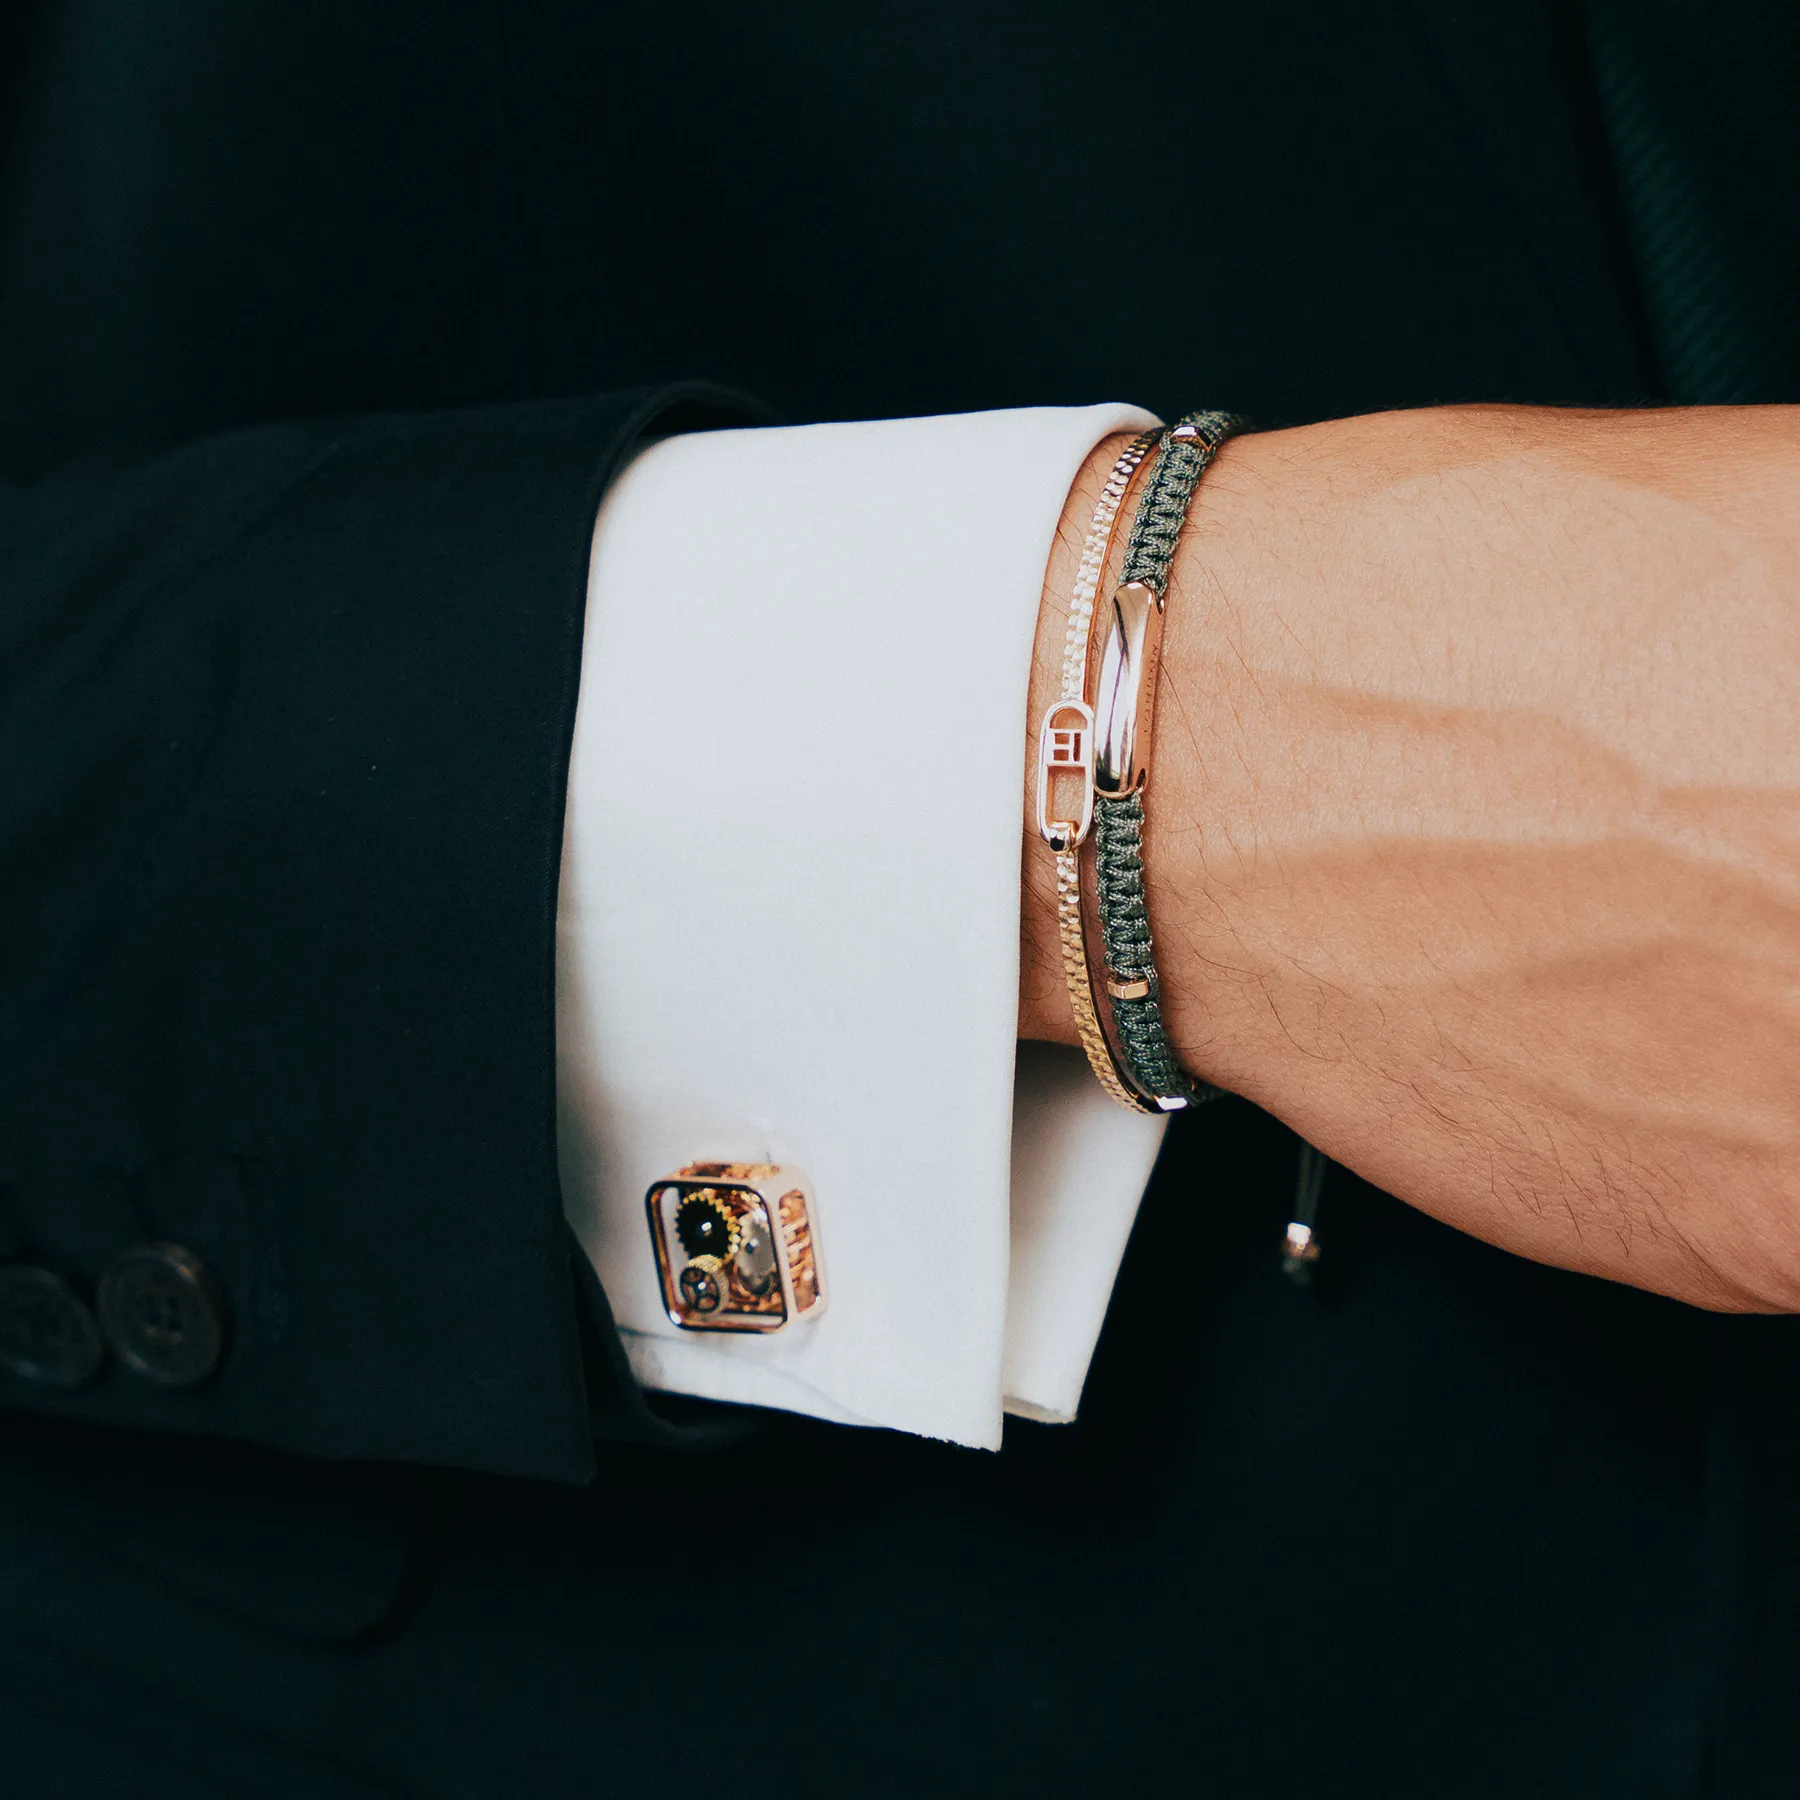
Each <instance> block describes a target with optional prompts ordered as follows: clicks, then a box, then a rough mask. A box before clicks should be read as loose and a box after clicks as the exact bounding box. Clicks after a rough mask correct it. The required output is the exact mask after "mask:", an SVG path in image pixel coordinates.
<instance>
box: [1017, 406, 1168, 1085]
mask: <svg viewBox="0 0 1800 1800" xmlns="http://www.w3.org/2000/svg"><path fill="white" fill-rule="evenodd" d="M1160 438H1161V433H1160V432H1156V431H1147V432H1145V433H1143V434H1142V436H1140V437H1136V438H1133V439H1132V441H1131V442H1130V443H1129V444H1127V445H1126V446H1125V448H1124V449H1123V450H1122V451H1121V452H1120V453H1119V458H1118V460H1117V461H1116V462H1115V463H1114V464H1113V467H1112V473H1111V474H1110V475H1109V476H1108V477H1107V479H1106V485H1105V486H1104V487H1103V488H1102V489H1101V490H1100V497H1099V499H1098V500H1097V501H1096V502H1095V505H1094V516H1093V519H1092V521H1091V522H1090V523H1089V525H1088V534H1087V538H1086V541H1085V542H1084V543H1083V544H1082V547H1081V561H1080V563H1079V564H1078V565H1077V566H1076V570H1075V587H1074V591H1073V593H1072V594H1071V596H1070V603H1069V623H1068V629H1067V632H1066V634H1065V636H1064V639H1063V669H1062V691H1061V693H1060V694H1059V695H1058V696H1057V698H1056V699H1055V700H1053V701H1052V702H1051V703H1050V705H1049V707H1048V708H1047V709H1046V710H1045V713H1044V719H1043V724H1042V726H1041V728H1040V730H1039V732H1038V780H1037V814H1038V817H1037V823H1038V834H1039V835H1040V836H1041V837H1042V838H1043V840H1044V842H1045V843H1046V844H1048V845H1049V846H1050V848H1051V850H1052V852H1053V853H1054V854H1055V857H1056V925H1057V932H1058V934H1059V936H1060V937H1061V939H1062V959H1063V977H1064V979H1065V980H1066V981H1067V983H1068V987H1069V1004H1070V1006H1071V1007H1072V1008H1073V1010H1074V1013H1075V1029H1076V1031H1077V1032H1078V1033H1079V1034H1080V1037H1081V1047H1082V1049H1083V1050H1085V1051H1086V1052H1087V1059H1088V1063H1089V1065H1090V1066H1091V1067H1092V1069H1093V1071H1094V1074H1095V1076H1096V1078H1097V1079H1098V1080H1099V1083H1100V1085H1101V1086H1102V1087H1103V1088H1104V1089H1105V1090H1106V1091H1107V1093H1108V1094H1110V1095H1111V1096H1112V1098H1113V1099H1115V1100H1116V1101H1118V1103H1119V1104H1120V1105H1121V1106H1126V1107H1129V1108H1130V1109H1131V1110H1132V1111H1133V1112H1158V1111H1160V1110H1161V1109H1160V1108H1159V1107H1158V1106H1157V1105H1156V1103H1155V1102H1154V1101H1153V1100H1151V1099H1148V1098H1147V1097H1145V1096H1144V1095H1142V1094H1140V1093H1138V1091H1137V1089H1136V1088H1135V1087H1134V1086H1133V1085H1132V1082H1131V1079H1130V1077H1129V1076H1128V1075H1127V1074H1126V1072H1125V1069H1124V1067H1123V1066H1122V1065H1121V1063H1120V1062H1119V1060H1118V1058H1117V1057H1116V1056H1115V1055H1114V1053H1113V1048H1112V1045H1111V1043H1110V1042H1109V1041H1108V1039H1107V1035H1106V1032H1105V1030H1104V1029H1103V1028H1102V1026H1101V1024H1100V1018H1099V1010H1098V1005H1097V996H1096V995H1095V992H1094V977H1093V968H1092V965H1091V964H1090V962H1089V960H1088V953H1087V922H1086V918H1085V916H1084V912H1085V909H1084V904H1083V900H1082V892H1081V845H1082V843H1083V841H1084V840H1085V839H1086V837H1087V835H1088V832H1089V830H1090V829H1091V828H1092V825H1093V820H1094V711H1093V708H1092V706H1091V705H1090V704H1089V703H1088V699H1087V667H1088V659H1089V650H1090V640H1091V638H1092V636H1093V624H1094V596H1095V595H1096V594H1097V593H1098V592H1099V589H1100V577H1101V575H1102V574H1103V573H1104V572H1105V568H1106V555H1107V551H1108V550H1109V549H1110V548H1111V545H1112V538H1113V527H1114V526H1115V525H1116V524H1117V523H1118V519H1119V513H1120V511H1121V510H1122V508H1123V507H1124V504H1125V496H1126V494H1127V492H1128V491H1129V490H1130V487H1131V483H1132V479H1133V477H1134V476H1136V474H1137V472H1138V470H1139V469H1140V468H1141V467H1142V465H1143V462H1144V459H1145V458H1146V457H1147V456H1148V455H1149V454H1150V452H1151V451H1152V450H1154V449H1155V448H1156V445H1157V443H1158V442H1159V441H1160ZM1071 780H1072V781H1077V782H1079V783H1080V785H1081V804H1080V807H1079V809H1078V811H1077V813H1076V816H1075V817H1074V818H1072V819H1070V818H1064V817H1062V816H1060V813H1059V814H1058V816H1055V817H1052V813H1053V811H1056V793H1057V785H1058V783H1059V782H1062V781H1071Z"/></svg>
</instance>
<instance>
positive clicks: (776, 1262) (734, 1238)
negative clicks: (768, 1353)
mask: <svg viewBox="0 0 1800 1800" xmlns="http://www.w3.org/2000/svg"><path fill="white" fill-rule="evenodd" d="M644 1206H645V1210H646V1211H647V1213H648V1214H649V1220H650V1242H651V1245H652V1247H653V1249H654V1250H655V1252H656V1274H657V1279H658V1280H659V1281H660V1282H661V1284H662V1297H663V1307H664V1309H665V1310H666V1311H667V1313H668V1315H669V1318H670V1319H671V1320H672V1321H673V1322H674V1323H675V1324H677V1325H679V1326H680V1327H681V1328H682V1329H683V1330H684V1331H761V1332H769V1331H780V1330H781V1329H782V1328H783V1327H784V1326H787V1325H791V1324H792V1323H793V1322H794V1321H795V1320H796V1319H813V1318H817V1317H818V1315H819V1314H820V1313H821V1312H822V1311H823V1310H824V1307H825V1284H824V1279H823V1276H822V1275H821V1273H820V1269H819V1252H818V1245H817V1242H816V1241H815V1238H814V1235H813V1220H812V1183H811V1182H810V1181H809V1180H808V1179H807V1178H806V1176H805V1174H803V1173H802V1172H801V1171H800V1170H799V1169H796V1168H794V1167H792V1166H791V1165H788V1164H780V1163H723V1162H697V1163H689V1164H688V1165H687V1166H686V1168H682V1169H677V1170H676V1171H675V1172H674V1173H673V1174H672V1175H665V1176H663V1177H662V1179H661V1180H660V1181H655V1182H652V1183H651V1185H650V1190H649V1192H648V1193H647V1194H646V1195H645V1196H644Z"/></svg>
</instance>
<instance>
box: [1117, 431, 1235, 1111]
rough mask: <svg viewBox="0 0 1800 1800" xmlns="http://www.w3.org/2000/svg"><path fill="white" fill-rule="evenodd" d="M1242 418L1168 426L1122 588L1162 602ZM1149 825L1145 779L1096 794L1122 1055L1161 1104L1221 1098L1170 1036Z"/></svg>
mask: <svg viewBox="0 0 1800 1800" xmlns="http://www.w3.org/2000/svg"><path fill="white" fill-rule="evenodd" d="M1242 426H1243V421H1242V420H1241V419H1238V418H1235V417H1234V416H1233V415H1232V414H1230V413H1223V412H1196V413H1190V414H1188V415H1187V417H1186V418H1183V419H1181V420H1179V421H1177V423H1176V424H1174V425H1173V426H1171V427H1170V428H1169V429H1168V430H1167V431H1165V432H1164V433H1163V435H1162V447H1161V454H1160V455H1159V456H1158V457H1157V459H1156V466H1155V468H1154V469H1153V470H1152V471H1151V474H1150V479H1149V481H1148V482H1147V484H1146V485H1145V488H1144V493H1143V498H1142V499H1141V500H1140V501H1139V502H1138V508H1137V513H1136V515H1135V516H1134V517H1133V519H1132V521H1131V535H1130V537H1129V538H1128V539H1127V540H1126V545H1125V563H1124V567H1123V569H1122V570H1121V572H1120V585H1121V587H1123V586H1125V585H1127V584H1129V583H1132V582H1141V583H1142V584H1143V585H1144V586H1146V587H1148V588H1150V589H1151V590H1152V591H1153V592H1154V593H1155V595H1156V599H1157V603H1158V605H1159V606H1160V604H1161V602H1162V600H1163V598H1164V596H1165V595H1166V593H1167V591H1168V585H1169V568H1170V565H1171V563H1172V562H1173V561H1174V558H1175V546H1176V543H1177V542H1178V540H1179V539H1180V536H1181V529H1182V526H1183V525H1184V524H1185V523H1186V521H1187V512H1188V505H1189V502H1190V501H1191V500H1192V499H1193V495H1194V489H1195V488H1196V487H1197V486H1198V485H1199V481H1200V477H1201V475H1202V474H1204V473H1205V471H1206V466H1207V464H1208V463H1210V462H1211V461H1212V459H1213V457H1214V456H1215V455H1216V454H1217V453H1218V450H1219V447H1220V445H1222V444H1223V443H1224V442H1225V441H1226V440H1227V439H1228V438H1229V437H1231V436H1232V434H1233V433H1234V432H1237V431H1239V430H1241V429H1242ZM1140 679H1141V680H1143V681H1153V680H1154V679H1155V670H1154V668H1150V669H1145V670H1141V671H1140ZM1148 701H1149V696H1148V695H1142V696H1140V698H1139V702H1138V703H1139V706H1140V708H1141V709H1142V711H1143V712H1144V713H1145V715H1146V716H1147V715H1148V710H1149V706H1148ZM1146 748H1147V746H1146ZM1143 831H1144V802H1143V793H1142V789H1141V786H1140V787H1139V788H1137V789H1134V790H1133V791H1132V792H1130V793H1126V794H1114V795H1106V794H1101V795H1098V796H1097V797H1096V799H1095V802H1094V863H1095V874H1096V884H1097V889H1098V895H1099V903H1100V936H1101V941H1102V943H1103V944H1104V946H1105V950H1106V965H1107V969H1108V972H1109V973H1110V975H1111V976H1112V977H1113V983H1114V984H1116V985H1117V986H1120V987H1125V988H1128V989H1130V990H1132V991H1131V992H1130V993H1128V994H1126V995H1123V996H1121V995H1118V994H1116V993H1113V994H1111V998H1112V1017H1113V1029H1114V1033H1115V1036H1116V1039H1117V1043H1118V1049H1119V1056H1120V1060H1121V1061H1122V1062H1123V1064H1124V1066H1125V1069H1126V1071H1127V1072H1128V1073H1129V1074H1130V1076H1131V1078H1132V1080H1133V1082H1134V1083H1135V1084H1136V1085H1137V1086H1138V1087H1139V1088H1140V1089H1141V1090H1142V1091H1143V1092H1144V1093H1145V1094H1146V1095H1147V1096H1149V1097H1150V1098H1152V1099H1154V1100H1155V1101H1156V1103H1157V1105H1158V1106H1159V1107H1160V1108H1161V1109H1162V1110H1164V1111H1167V1112H1175V1111H1179V1110H1181V1109H1182V1108H1184V1107H1188V1106H1193V1105H1196V1104H1198V1103H1199V1102H1201V1101H1204V1100H1212V1099H1216V1098H1217V1097H1218V1095H1219V1094H1220V1092H1221V1091H1222V1090H1221V1089H1219V1088H1216V1087H1214V1086H1213V1085H1212V1084H1211V1083H1209V1082H1202V1081H1195V1080H1194V1079H1193V1078H1192V1077H1191V1076H1190V1075H1188V1073H1187V1072H1186V1070H1184V1069H1183V1068H1182V1066H1181V1062H1180V1059H1179V1058H1178V1057H1177V1056H1176V1054H1175V1047H1174V1045H1173V1044H1171V1043H1170V1042H1169V1034H1168V1028H1167V1026H1166V1025H1165V1024H1164V1022H1163V1013H1162V1001H1161V990H1160V986H1159V984H1158V982H1157V978H1156V961H1155V954H1154V948H1153V945H1152V943H1151V937H1150V913H1149V908H1148V906H1147V905H1146V903H1145V898H1144V855H1143ZM1109 993H1111V984H1109Z"/></svg>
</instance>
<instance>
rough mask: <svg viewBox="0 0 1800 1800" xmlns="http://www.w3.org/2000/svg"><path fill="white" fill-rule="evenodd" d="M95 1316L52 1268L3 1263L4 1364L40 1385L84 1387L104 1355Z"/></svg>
mask: <svg viewBox="0 0 1800 1800" xmlns="http://www.w3.org/2000/svg"><path fill="white" fill-rule="evenodd" d="M105 1353H106V1352H105V1346H104V1345H103V1344H102V1343H101V1342H100V1332H99V1329H98V1327H96V1325H95V1324H94V1315H93V1314H92V1313H91V1312H89V1311H88V1309H87V1308H86V1307H85V1306H83V1305H82V1303H81V1302H80V1301H79V1300H78V1299H77V1298H76V1297H75V1295H74V1294H73V1293H72V1292H71V1291H70V1289H69V1286H68V1284H67V1283H66V1282H64V1281H62V1280H61V1279H59V1278H58V1277H57V1276H55V1275H52V1274H51V1273H50V1271H49V1270H48V1269H38V1268H33V1267H32V1266H31V1265H30V1264H29V1263H6V1264H3V1265H0V1369H4V1370H5V1371H6V1372H7V1373H8V1374H11V1375H16V1376H17V1377H18V1378H19V1379H20V1380H21V1381H30V1382H35V1383H36V1384H37V1385H38V1386H40V1387H51V1388H73V1387H80V1386H81V1384H82V1383H83V1382H84V1381H86V1380H87V1379H88V1377H89V1376H91V1375H92V1374H93V1372H94V1371H95V1370H96V1369H97V1368H99V1366H100V1359H101V1357H102V1356H103V1355H105Z"/></svg>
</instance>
